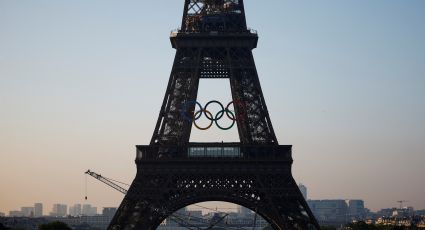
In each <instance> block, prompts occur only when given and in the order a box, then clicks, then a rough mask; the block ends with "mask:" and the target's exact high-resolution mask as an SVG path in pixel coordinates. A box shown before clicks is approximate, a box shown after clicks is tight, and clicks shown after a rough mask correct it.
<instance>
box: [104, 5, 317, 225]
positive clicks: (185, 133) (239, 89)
mask: <svg viewBox="0 0 425 230" xmlns="http://www.w3.org/2000/svg"><path fill="white" fill-rule="evenodd" d="M170 40H171V44H172V47H173V48H175V49H176V55H175V59H174V64H173V67H172V71H171V75H170V79H169V82H168V86H167V91H166V93H165V97H164V100H163V103H162V107H161V111H160V113H159V117H158V121H157V123H156V127H155V131H154V133H153V136H152V139H151V142H150V144H149V145H140V146H137V153H136V155H137V156H136V160H135V162H136V165H137V175H136V178H135V179H134V181H133V183H132V184H131V186H130V188H129V191H128V193H127V194H126V196H125V198H124V200H123V201H122V203H121V205H120V207H119V209H118V211H117V213H116V214H115V216H114V218H113V219H112V221H111V223H110V225H109V227H108V229H113V230H119V229H141V230H154V229H156V228H157V227H158V226H159V225H160V224H161V223H162V222H163V221H164V220H165V219H166V218H167V217H169V216H170V215H171V214H172V213H174V212H175V211H177V210H179V209H181V208H183V207H186V206H188V205H191V204H195V203H199V202H205V201H225V202H231V203H235V204H238V205H242V206H245V207H247V208H249V209H251V210H253V211H255V212H256V213H258V215H260V216H261V217H263V218H264V219H265V220H266V221H268V222H269V223H270V226H271V227H272V228H273V229H276V230H277V229H279V230H280V229H320V227H319V225H318V223H317V221H316V220H315V218H314V216H313V214H312V212H311V211H310V209H309V207H308V205H307V202H306V201H305V199H304V198H303V196H302V194H301V192H300V190H299V189H298V186H297V184H296V182H295V180H294V179H293V177H292V174H291V165H292V162H293V160H292V156H291V154H292V146H288V145H279V144H278V141H277V139H276V136H275V133H274V130H273V127H272V123H271V121H270V117H269V113H268V111H267V107H266V103H265V101H264V97H263V93H262V90H261V86H260V82H259V79H258V74H257V70H256V67H255V63H254V58H253V55H252V50H253V49H254V48H256V47H257V42H258V35H257V33H256V32H255V31H252V30H250V29H248V28H247V25H246V18H245V10H244V2H243V0H185V4H184V11H183V19H182V24H181V29H179V30H177V31H176V32H173V33H172V34H171V37H170ZM202 78H224V79H226V78H227V79H229V80H230V86H231V93H232V99H233V103H232V104H233V109H234V112H231V111H230V110H229V109H228V107H229V106H227V107H226V109H224V106H222V108H223V110H222V111H221V114H217V115H216V116H213V115H212V114H211V113H209V112H208V111H207V108H206V107H202V105H199V103H197V102H196V98H197V93H198V85H199V81H200V79H202ZM198 107H199V110H198V111H197V109H198ZM195 111H197V112H195ZM224 114H225V115H224ZM200 115H205V116H207V118H209V119H210V120H211V122H213V121H216V122H217V120H218V119H219V118H220V117H226V116H227V117H229V118H230V119H231V120H233V121H234V122H235V123H236V125H237V129H238V134H239V139H240V142H238V143H229V142H227V143H226V142H224V143H223V142H221V143H191V142H189V138H190V133H191V129H192V126H193V125H194V122H195V121H196V119H197V118H198V117H199V116H200Z"/></svg>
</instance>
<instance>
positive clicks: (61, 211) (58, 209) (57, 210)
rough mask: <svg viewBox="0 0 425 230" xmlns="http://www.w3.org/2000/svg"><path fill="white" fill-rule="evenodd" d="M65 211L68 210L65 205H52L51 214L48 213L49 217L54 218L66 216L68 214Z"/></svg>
mask: <svg viewBox="0 0 425 230" xmlns="http://www.w3.org/2000/svg"><path fill="white" fill-rule="evenodd" d="M67 209H68V206H67V205H66V204H54V205H53V209H52V212H51V213H50V216H56V217H61V216H66V214H67V213H68V211H67Z"/></svg>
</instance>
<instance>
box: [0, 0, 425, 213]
mask: <svg viewBox="0 0 425 230" xmlns="http://www.w3.org/2000/svg"><path fill="white" fill-rule="evenodd" d="M145 4H146V3H145V2H136V1H130V2H128V3H125V4H123V3H116V2H113V1H93V2H90V3H87V2H85V1H75V2H72V3H66V2H49V1H37V2H34V1H20V2H13V1H4V0H3V1H1V0H0V6H1V7H0V28H1V29H2V30H0V35H1V36H0V80H1V83H0V98H1V100H0V106H1V108H2V109H1V114H0V127H1V131H0V156H1V158H2V161H1V162H0V174H1V175H2V176H1V177H0V183H1V184H3V185H7V188H8V189H7V190H6V191H2V196H1V197H0V212H3V213H6V210H11V209H13V207H20V206H25V204H28V203H31V202H32V201H33V200H38V201H43V203H46V207H50V206H51V205H53V204H54V203H56V202H58V201H63V202H65V203H75V201H80V203H83V201H84V196H85V195H86V194H85V178H84V176H83V173H84V171H85V170H87V169H89V168H90V169H96V170H99V171H101V172H102V174H104V175H108V176H109V177H111V178H114V179H118V180H121V181H124V182H127V183H130V182H131V181H132V180H133V178H134V175H135V170H136V169H135V165H134V156H135V148H134V146H135V145H136V144H146V143H148V141H149V140H150V136H151V134H152V133H151V131H152V130H153V126H154V123H153V121H155V119H156V116H157V113H158V111H159V106H160V103H161V101H162V97H163V91H164V89H165V86H166V81H167V80H168V76H169V72H170V66H171V63H172V58H173V56H174V50H172V49H171V47H170V44H169V41H168V35H169V31H170V30H172V29H175V28H176V27H177V26H178V24H179V19H180V18H181V10H177V11H176V10H175V9H181V8H182V6H183V2H181V1H176V2H173V3H171V4H172V6H175V7H165V5H164V3H162V2H152V3H150V4H152V8H153V9H163V10H159V11H152V10H150V9H148V8H147V7H146V6H145ZM274 4H275V7H270V6H266V5H264V4H260V3H258V2H254V1H246V8H247V14H248V18H249V20H248V24H249V26H250V27H252V28H253V29H257V30H258V32H259V36H260V41H259V46H258V48H257V49H256V50H255V51H254V55H255V60H256V62H257V67H258V70H259V75H260V81H261V83H262V86H263V88H264V89H265V97H266V99H267V100H266V101H267V102H268V107H269V110H270V115H271V117H272V120H273V124H274V126H275V129H276V130H278V133H277V136H278V140H279V142H280V143H281V144H292V145H294V153H293V157H294V159H295V162H294V168H293V173H294V177H295V179H296V181H297V182H302V183H304V184H306V185H307V187H309V196H311V197H313V198H314V199H331V198H337V197H344V198H348V199H358V198H360V199H364V200H365V202H366V205H370V207H371V209H372V210H377V209H379V208H384V207H388V206H391V203H393V206H396V201H398V200H409V202H410V203H409V204H408V205H409V206H414V207H417V209H424V208H425V200H424V199H423V197H422V194H424V193H425V187H424V185H422V184H421V183H420V181H421V177H422V176H423V175H425V169H424V167H422V164H423V162H425V156H424V145H423V143H424V141H425V133H424V132H425V131H424V130H425V126H424V125H425V104H424V103H425V102H424V101H425V100H424V98H425V79H424V77H423V76H425V67H424V65H423V63H425V45H424V43H423V40H425V29H424V26H423V23H422V22H423V21H424V20H425V16H424V15H423V13H422V12H423V10H424V9H425V3H424V2H422V1H410V2H409V3H401V2H397V1H382V0H381V1H376V2H373V3H372V2H368V1H356V2H344V3H341V2H337V1H324V2H322V3H308V4H307V3H298V2H286V1H284V2H277V1H276V2H274ZM153 19H154V20H155V21H156V23H155V25H154V26H152V25H151V20H153ZM274 28H279V30H276V29H274ZM148 32H149V33H148ZM144 63H149V65H147V64H144ZM152 76H154V77H152ZM222 83H223V82H220V81H211V82H207V83H206V82H201V85H200V88H202V93H201V94H200V95H199V97H200V100H202V101H206V100H209V99H212V98H213V99H219V100H221V101H230V100H229V99H230V93H229V90H228V85H227V84H224V85H223V84H222ZM235 133H236V131H235V130H232V131H230V132H220V131H218V130H212V131H211V132H208V133H206V132H198V131H194V132H193V134H192V136H193V140H195V141H196V140H213V141H222V140H226V141H227V140H234V139H235ZM412 181H413V183H412ZM87 196H88V199H89V201H90V202H91V203H93V204H95V206H98V207H102V206H106V207H111V206H112V207H113V206H118V205H119V202H120V201H121V200H122V195H121V194H119V193H117V192H116V191H113V190H112V189H109V188H105V187H104V185H103V184H101V183H98V182H96V181H94V180H90V179H89V183H88V193H87Z"/></svg>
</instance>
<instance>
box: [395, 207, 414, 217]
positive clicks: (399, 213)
mask: <svg viewBox="0 0 425 230" xmlns="http://www.w3.org/2000/svg"><path fill="white" fill-rule="evenodd" d="M414 214H415V211H414V209H413V207H405V208H397V209H394V210H393V213H392V216H394V217H398V218H404V217H410V216H413V215H414Z"/></svg>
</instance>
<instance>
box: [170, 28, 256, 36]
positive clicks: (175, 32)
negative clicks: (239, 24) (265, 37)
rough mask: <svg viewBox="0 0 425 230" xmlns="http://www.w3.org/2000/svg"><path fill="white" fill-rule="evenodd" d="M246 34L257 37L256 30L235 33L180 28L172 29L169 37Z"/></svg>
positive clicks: (249, 29)
mask: <svg viewBox="0 0 425 230" xmlns="http://www.w3.org/2000/svg"><path fill="white" fill-rule="evenodd" d="M246 32H249V34H251V35H258V32H257V30H254V29H251V28H248V29H247V30H245V31H240V32H236V31H224V32H222V31H207V32H205V31H182V30H181V29H180V28H178V29H174V30H172V31H171V32H170V37H177V35H179V34H210V35H219V34H226V35H229V34H247V33H246Z"/></svg>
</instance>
